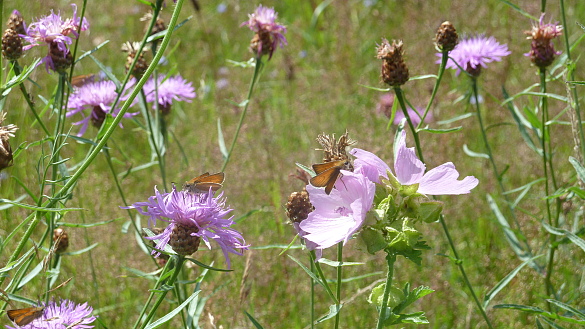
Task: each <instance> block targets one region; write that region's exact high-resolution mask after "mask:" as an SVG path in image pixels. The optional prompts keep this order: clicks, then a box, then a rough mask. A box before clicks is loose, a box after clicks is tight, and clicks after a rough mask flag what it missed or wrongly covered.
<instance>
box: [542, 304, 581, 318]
mask: <svg viewBox="0 0 585 329" xmlns="http://www.w3.org/2000/svg"><path fill="white" fill-rule="evenodd" d="M546 301H547V302H549V303H552V304H555V305H556V306H558V307H560V308H562V309H564V310H567V311H569V312H571V313H573V315H575V316H577V317H578V318H580V319H581V320H585V313H583V312H581V311H579V310H578V309H576V308H574V307H573V306H571V305H568V304H565V303H563V302H560V301H558V300H556V299H547V300H546Z"/></svg>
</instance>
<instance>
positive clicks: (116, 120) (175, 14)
mask: <svg viewBox="0 0 585 329" xmlns="http://www.w3.org/2000/svg"><path fill="white" fill-rule="evenodd" d="M160 2H162V1H160ZM183 2H184V0H177V3H176V5H175V10H174V11H173V16H172V17H171V20H170V22H169V25H168V29H169V31H168V33H167V34H166V35H165V37H164V38H163V41H162V42H161V46H160V50H159V52H158V53H157V54H156V56H155V57H154V59H153V60H152V63H150V65H149V66H148V68H147V69H146V72H145V74H144V76H143V77H142V78H140V80H139V81H138V83H137V84H136V86H135V87H134V90H133V91H132V93H131V94H130V96H129V97H128V99H127V100H126V102H125V103H124V105H123V106H122V108H121V109H120V112H118V115H117V116H116V117H115V118H114V120H113V121H112V124H111V125H110V126H109V127H108V129H107V130H106V132H105V133H104V135H103V137H102V139H101V140H100V141H99V142H98V143H97V145H96V146H95V147H94V148H93V150H92V151H91V152H90V153H89V155H88V156H87V157H86V159H85V160H84V162H83V163H82V164H81V165H80V167H79V169H77V171H76V172H75V173H74V174H73V175H72V176H71V178H70V179H69V180H67V181H66V182H65V184H64V185H63V187H62V188H61V189H60V190H59V192H57V193H56V194H55V195H54V197H53V198H52V199H51V200H47V201H46V202H45V203H44V205H43V206H44V207H52V206H54V205H55V203H57V201H58V200H59V199H60V198H62V197H63V196H64V195H66V194H67V193H69V191H70V190H71V188H73V185H74V184H75V183H76V182H77V180H79V178H80V177H81V175H82V174H83V173H84V172H85V171H86V170H87V168H88V167H89V165H90V164H91V163H92V162H93V160H94V159H95V158H96V157H97V156H98V154H99V153H100V152H101V150H102V149H103V148H104V146H105V145H106V142H107V141H108V139H109V138H110V136H111V135H112V134H113V133H114V130H116V128H117V127H118V124H119V123H120V121H121V120H122V118H123V117H124V114H126V112H128V109H129V108H130V105H132V101H133V100H134V98H135V97H136V95H138V93H139V91H140V90H141V89H142V87H143V86H144V84H145V83H146V81H147V80H148V77H149V76H150V74H151V73H152V71H154V68H155V67H156V65H157V64H156V63H158V62H159V61H160V59H161V57H162V54H163V53H164V50H165V49H166V48H167V47H168V44H169V41H170V39H171V36H172V35H173V30H174V29H175V25H176V24H177V20H178V17H179V13H180V12H181V8H182V6H183ZM144 41H146V38H145V40H144ZM127 76H129V75H127ZM40 214H41V212H40V211H37V212H35V213H33V214H31V215H30V216H33V217H34V220H33V221H32V222H31V225H30V226H29V227H28V228H27V230H26V231H25V233H24V235H23V238H22V239H21V241H20V243H19V244H18V246H17V247H16V249H15V250H14V252H13V253H12V254H11V255H10V258H9V259H8V261H7V262H6V263H7V264H9V263H11V262H14V261H15V260H16V259H17V258H18V256H19V255H20V253H21V252H22V249H23V248H24V245H25V244H26V243H27V242H28V241H29V238H30V236H31V234H32V232H33V231H34V229H35V228H36V225H37V224H38V222H39V221H40V216H39V215H40ZM30 216H29V217H30ZM29 217H27V220H28V218H29ZM6 278H7V276H0V286H2V283H3V282H4V280H6Z"/></svg>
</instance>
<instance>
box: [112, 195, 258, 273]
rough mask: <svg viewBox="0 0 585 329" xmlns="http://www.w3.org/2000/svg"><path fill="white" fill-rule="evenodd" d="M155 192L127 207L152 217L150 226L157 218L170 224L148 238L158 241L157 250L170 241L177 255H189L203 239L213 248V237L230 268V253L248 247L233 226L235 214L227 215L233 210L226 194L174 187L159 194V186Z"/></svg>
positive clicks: (154, 253) (169, 243) (240, 253)
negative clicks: (226, 200) (181, 189)
mask: <svg viewBox="0 0 585 329" xmlns="http://www.w3.org/2000/svg"><path fill="white" fill-rule="evenodd" d="M154 191H155V195H154V196H151V197H150V198H148V201H146V202H136V203H134V204H133V205H132V206H130V207H128V208H134V209H137V210H138V212H139V213H141V214H143V215H146V216H149V225H151V226H154V225H155V224H156V221H157V220H161V221H164V222H167V223H169V225H168V226H167V227H166V228H165V230H164V231H163V232H162V233H160V234H157V235H155V236H153V237H150V238H148V239H151V240H158V243H157V245H156V249H158V250H163V249H164V248H165V246H166V245H167V244H168V245H170V246H171V247H172V248H173V250H174V251H175V252H177V253H178V254H182V255H189V254H192V253H193V252H195V251H196V250H197V248H198V247H199V243H200V241H201V240H203V242H204V243H205V245H206V246H207V247H208V248H209V249H211V243H210V241H211V240H213V241H215V243H217V244H218V245H219V246H220V248H221V250H222V252H223V255H224V257H225V260H226V262H227V264H228V267H229V266H230V260H229V257H228V254H230V253H232V254H236V255H242V252H241V251H242V250H245V249H248V246H247V245H246V244H245V241H244V238H243V237H242V235H241V233H240V232H238V231H236V230H234V229H232V228H231V226H232V225H233V224H234V221H233V216H230V217H228V215H229V213H230V212H231V211H232V209H230V208H229V207H227V206H226V205H225V198H223V193H221V194H220V195H219V196H217V197H214V196H213V193H212V192H211V191H210V193H191V192H188V191H185V190H183V191H178V190H177V189H176V188H175V187H174V186H173V189H172V190H171V192H168V193H160V192H159V191H158V189H157V188H156V187H155V188H154ZM128 208H123V209H128ZM152 254H153V255H155V256H158V255H159V254H160V252H158V251H156V250H154V251H153V252H152Z"/></svg>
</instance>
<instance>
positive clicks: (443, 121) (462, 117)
mask: <svg viewBox="0 0 585 329" xmlns="http://www.w3.org/2000/svg"><path fill="white" fill-rule="evenodd" d="M474 115H475V113H465V114H461V115H458V116H456V117H453V118H451V119H447V120H441V121H437V124H438V125H440V126H444V125H450V124H452V123H453V122H457V121H461V120H464V119H467V118H470V117H472V116H474Z"/></svg>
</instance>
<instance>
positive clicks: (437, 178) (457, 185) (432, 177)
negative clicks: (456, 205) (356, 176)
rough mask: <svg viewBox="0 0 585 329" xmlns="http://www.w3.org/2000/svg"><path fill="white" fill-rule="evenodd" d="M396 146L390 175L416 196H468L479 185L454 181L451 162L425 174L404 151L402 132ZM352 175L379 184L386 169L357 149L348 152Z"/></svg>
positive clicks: (473, 181)
mask: <svg viewBox="0 0 585 329" xmlns="http://www.w3.org/2000/svg"><path fill="white" fill-rule="evenodd" d="M395 143H397V147H396V149H397V152H396V155H395V159H394V172H395V175H396V177H395V178H396V179H397V180H398V182H399V183H400V184H401V185H403V186H407V185H414V184H418V189H417V191H416V192H417V193H420V194H426V195H457V194H466V193H469V192H470V191H471V190H472V189H473V188H475V187H476V186H477V184H479V180H478V179H477V178H475V177H473V176H467V177H465V178H464V179H462V180H458V179H457V178H458V177H459V172H458V171H457V170H456V169H455V165H454V164H453V163H452V162H447V163H444V164H442V165H440V166H438V167H436V168H433V169H431V170H429V171H428V172H426V173H425V169H426V166H425V164H424V163H423V162H422V161H420V160H419V159H418V157H417V156H416V153H415V151H414V148H413V147H411V148H408V147H406V131H404V130H403V131H402V133H401V135H400V136H399V138H398V140H397V141H396V142H395ZM350 153H351V155H353V156H355V157H356V158H357V159H356V160H355V161H354V168H355V171H358V170H359V171H361V172H362V173H363V174H364V175H365V176H366V177H368V179H370V180H371V181H373V182H375V183H380V182H381V179H380V177H383V178H385V179H388V173H390V174H391V173H392V172H391V171H390V167H388V165H387V164H386V163H385V162H384V161H382V160H381V159H380V158H378V157H377V156H376V155H375V154H373V153H370V152H368V151H364V150H361V149H358V148H354V149H353V150H351V152H350Z"/></svg>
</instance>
